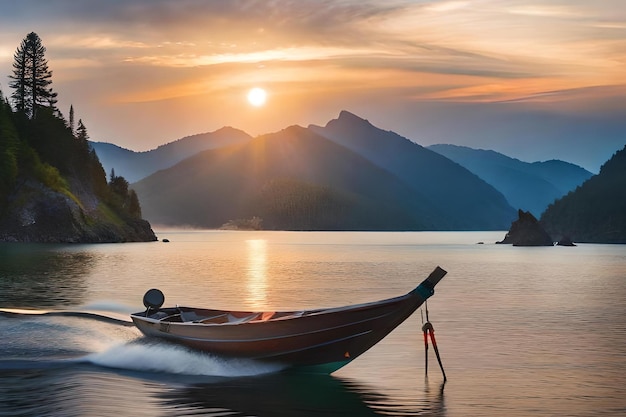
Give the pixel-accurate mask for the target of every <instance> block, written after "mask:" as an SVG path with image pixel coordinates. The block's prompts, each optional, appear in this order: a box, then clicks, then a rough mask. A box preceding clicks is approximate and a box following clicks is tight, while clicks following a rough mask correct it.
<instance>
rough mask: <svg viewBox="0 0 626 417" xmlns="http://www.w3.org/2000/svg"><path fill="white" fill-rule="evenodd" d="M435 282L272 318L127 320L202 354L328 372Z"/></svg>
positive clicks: (412, 306) (400, 317) (411, 308)
mask: <svg viewBox="0 0 626 417" xmlns="http://www.w3.org/2000/svg"><path fill="white" fill-rule="evenodd" d="M435 272H437V274H436V278H438V279H437V281H436V282H438V280H439V279H441V277H443V275H445V271H443V270H442V269H441V268H438V269H437V270H435V271H434V272H433V274H435ZM433 274H431V276H430V277H429V278H431V277H433V276H434V275H433ZM436 282H435V283H434V284H436ZM434 284H433V283H432V282H429V281H428V279H427V280H425V281H424V282H422V284H420V286H418V287H417V288H416V289H415V290H413V291H411V292H410V293H408V294H406V295H403V296H400V297H395V298H391V299H387V300H382V301H376V302H372V303H366V304H360V305H355V306H347V307H339V308H331V309H322V310H310V311H301V312H292V313H281V314H277V316H278V318H276V319H273V320H272V319H270V320H258V319H257V320H249V321H245V322H223V323H219V324H218V323H211V322H209V323H202V322H197V321H180V322H176V321H168V320H163V319H162V318H161V319H159V318H155V317H154V314H144V313H135V314H133V315H131V318H132V320H133V322H134V323H135V325H136V326H137V327H138V328H139V330H141V331H142V332H143V333H144V334H145V335H147V336H152V337H158V338H163V339H166V340H169V341H172V342H175V343H179V344H182V345H185V346H187V347H190V348H193V349H198V350H201V351H204V352H210V353H213V354H217V355H220V356H227V357H236V358H249V359H255V360H261V361H269V362H274V363H278V364H282V365H284V366H287V367H300V368H302V367H306V368H309V369H314V368H318V369H321V370H323V372H332V371H334V370H336V369H339V368H340V367H342V366H345V365H346V364H348V363H349V362H350V361H352V360H354V359H355V358H357V357H358V356H360V355H361V354H363V353H364V352H365V351H367V350H368V349H370V348H371V347H372V346H374V345H375V344H376V343H378V342H379V341H380V340H381V339H383V338H384V337H385V336H387V335H388V334H389V333H390V332H391V331H392V330H393V329H395V328H396V327H397V326H398V325H400V324H401V323H402V322H404V321H405V320H406V319H407V318H408V317H409V316H410V315H411V314H412V313H413V312H415V310H416V309H417V308H419V306H420V305H422V303H423V302H424V301H425V300H426V299H427V298H428V297H429V296H430V295H432V294H433V287H434ZM178 310H179V311H180V312H181V317H184V315H185V314H188V313H189V312H192V311H193V312H194V314H195V315H196V316H198V315H199V316H202V315H210V314H214V315H215V314H217V313H220V311H218V310H203V309H192V308H188V307H180V308H178ZM164 311H168V312H171V311H172V309H169V310H168V309H164ZM221 313H226V312H221ZM246 314H249V313H245V312H238V315H240V316H245V315H246Z"/></svg>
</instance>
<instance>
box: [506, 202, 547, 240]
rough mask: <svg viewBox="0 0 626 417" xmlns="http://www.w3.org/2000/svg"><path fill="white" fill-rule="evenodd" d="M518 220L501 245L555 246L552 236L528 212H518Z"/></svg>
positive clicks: (512, 225)
mask: <svg viewBox="0 0 626 417" xmlns="http://www.w3.org/2000/svg"><path fill="white" fill-rule="evenodd" d="M517 214H518V219H517V220H515V221H514V222H513V223H512V224H511V229H510V230H509V232H508V233H507V234H506V236H505V237H504V239H503V240H501V241H499V242H496V243H500V244H511V245H513V246H554V242H553V241H552V238H551V237H550V235H549V234H548V233H547V232H546V231H545V230H544V228H543V227H542V226H541V224H540V223H539V221H538V220H537V219H536V218H535V216H533V215H532V214H531V213H530V212H528V211H523V210H521V209H520V210H518V212H517Z"/></svg>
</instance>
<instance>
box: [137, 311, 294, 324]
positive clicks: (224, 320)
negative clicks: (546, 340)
mask: <svg viewBox="0 0 626 417" xmlns="http://www.w3.org/2000/svg"><path fill="white" fill-rule="evenodd" d="M304 313H305V312H304V311H292V312H284V311H283V312H274V311H264V312H249V311H223V310H207V309H195V308H187V307H172V308H162V309H159V310H157V311H154V312H152V313H151V312H150V311H147V312H146V316H147V317H150V318H152V319H156V320H159V321H164V322H170V323H200V324H240V323H247V322H265V321H269V320H284V319H287V318H296V317H301V316H302V315H303V314H304Z"/></svg>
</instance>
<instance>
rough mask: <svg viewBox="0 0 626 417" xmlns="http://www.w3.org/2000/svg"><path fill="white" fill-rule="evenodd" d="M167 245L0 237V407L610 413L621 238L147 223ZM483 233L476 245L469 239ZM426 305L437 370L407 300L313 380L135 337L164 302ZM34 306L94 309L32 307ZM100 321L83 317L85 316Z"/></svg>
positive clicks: (617, 404)
mask: <svg viewBox="0 0 626 417" xmlns="http://www.w3.org/2000/svg"><path fill="white" fill-rule="evenodd" d="M157 232H158V233H157V234H158V235H159V237H160V238H168V239H169V240H170V243H163V242H151V243H129V244H103V245H26V244H2V245H0V309H3V310H5V311H6V310H7V309H19V310H28V311H22V312H21V313H20V314H8V313H2V314H0V416H111V415H117V416H191V415H194V416H197V415H203V416H376V415H385V416H451V417H452V416H503V415H506V416H530V415H533V416H612V415H614V416H618V415H626V320H625V313H626V245H591V244H581V245H579V246H577V247H573V248H566V247H547V248H546V247H543V248H515V247H512V246H508V245H507V246H504V245H495V244H493V242H495V241H496V240H501V239H502V238H503V237H504V233H505V232H504V231H503V232H459V233H457V232H443V233H440V232H437V233H430V232H409V233H366V232H356V233H351V232H328V233H318V232H265V231H262V232H232V231H201V232H199V231H166V230H162V231H157ZM478 242H484V244H477V243H478ZM437 265H440V266H441V267H442V268H444V269H446V270H447V271H448V275H447V276H446V277H445V278H444V279H443V281H442V282H441V283H440V284H439V285H438V286H437V288H436V293H435V295H434V296H433V297H432V298H431V299H430V300H429V301H428V308H429V313H430V320H431V322H432V323H433V325H434V327H435V330H436V336H437V343H438V346H439V349H440V352H441V355H442V360H443V365H444V367H445V371H446V374H447V377H448V381H447V382H446V383H445V384H444V383H443V377H442V375H441V372H440V370H439V368H438V365H437V362H436V360H435V358H434V354H433V350H432V348H431V350H430V352H429V353H430V361H429V374H428V377H425V375H424V344H423V339H422V332H421V326H422V319H421V314H420V312H416V314H414V315H413V316H412V317H410V318H409V319H408V320H407V321H406V322H405V323H403V324H402V325H401V326H400V327H398V328H397V329H396V330H395V331H394V332H392V333H391V334H390V335H389V336H388V337H387V338H386V339H384V340H383V341H382V342H380V343H379V344H378V345H376V346H375V347H374V348H372V349H371V350H370V351H368V352H367V353H365V354H364V355H363V356H361V357H359V358H357V359H356V360H354V361H353V362H352V363H350V364H349V365H348V366H346V367H345V368H342V369H341V370H339V371H337V372H336V373H334V374H332V375H330V376H323V375H322V376H320V375H297V374H289V373H281V372H278V369H276V368H273V367H272V366H269V365H266V364H260V363H255V362H250V361H233V360H226V359H224V358H219V357H215V356H210V355H206V354H201V353H197V352H193V351H189V350H185V349H183V348H180V347H173V346H171V345H168V344H163V343H157V342H154V341H146V340H145V338H144V337H142V336H141V334H140V333H139V332H138V331H137V330H136V329H135V328H134V327H132V326H128V325H125V323H124V322H116V321H114V320H113V318H119V319H121V320H126V321H127V320H128V314H129V313H131V312H135V311H140V310H143V304H142V297H143V294H144V292H145V291H146V290H147V289H149V288H153V287H157V288H160V289H161V290H162V291H163V292H164V293H165V296H166V305H174V304H180V305H192V306H200V307H215V308H225V309H229V308H232V309H252V310H257V309H268V310H278V309H303V308H316V307H328V306H340V305H346V304H355V303H361V302H367V301H374V300H378V299H382V298H387V297H393V296H396V295H400V294H404V293H406V292H408V291H409V290H411V289H413V288H414V287H415V286H416V285H417V284H418V283H419V282H421V281H422V280H423V279H424V278H425V277H426V276H427V275H428V274H429V273H430V272H431V271H432V270H433V269H434V268H435V267H436V266H437ZM48 310H55V311H56V310H72V311H81V312H95V313H96V314H98V315H100V316H91V317H90V316H77V317H74V316H71V317H63V316H50V315H34V314H33V313H41V312H44V311H48ZM102 316H106V317H111V318H112V319H111V320H96V319H95V318H98V317H100V318H101V317H102Z"/></svg>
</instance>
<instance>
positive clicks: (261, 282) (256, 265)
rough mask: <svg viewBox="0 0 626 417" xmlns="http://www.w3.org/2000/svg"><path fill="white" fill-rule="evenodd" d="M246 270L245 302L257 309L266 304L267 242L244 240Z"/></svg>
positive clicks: (262, 240) (263, 240)
mask: <svg viewBox="0 0 626 417" xmlns="http://www.w3.org/2000/svg"><path fill="white" fill-rule="evenodd" d="M246 248H247V256H248V268H247V271H246V272H247V277H248V283H247V290H248V297H247V302H248V304H250V306H251V307H253V308H255V309H258V308H262V307H265V305H266V304H267V240H265V239H249V240H246Z"/></svg>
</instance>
